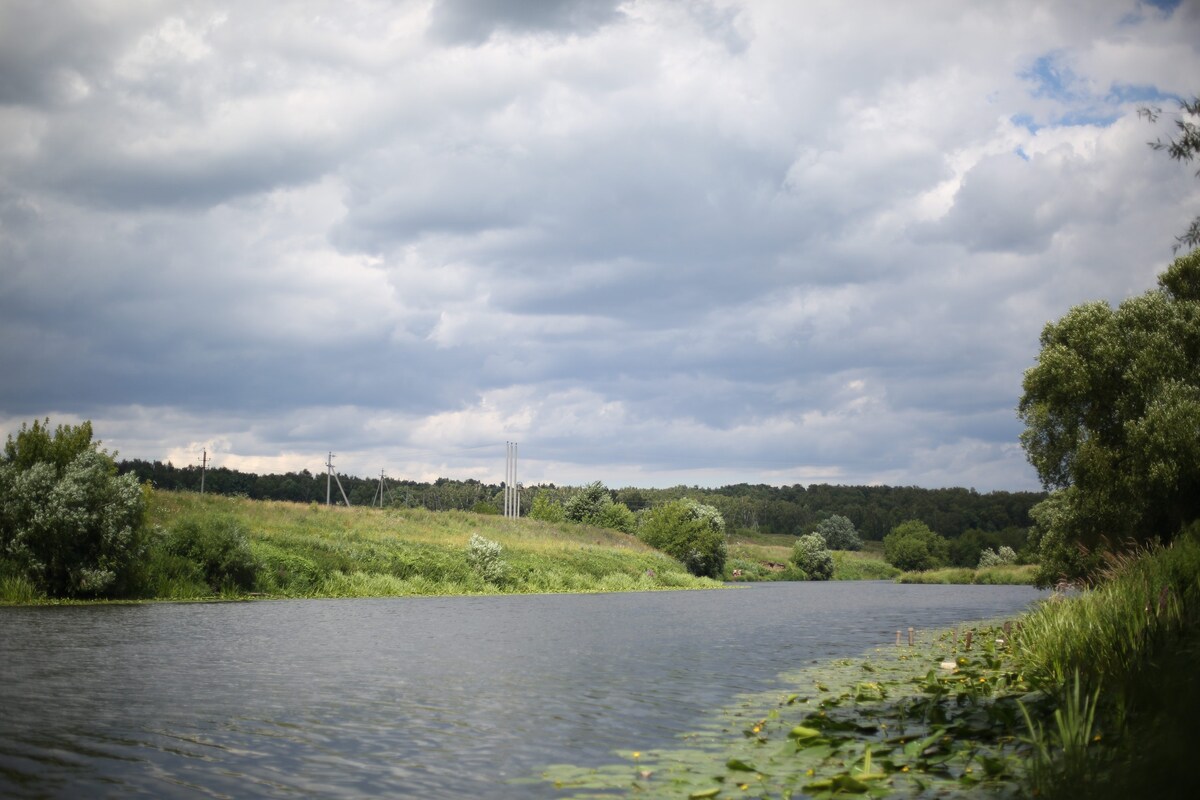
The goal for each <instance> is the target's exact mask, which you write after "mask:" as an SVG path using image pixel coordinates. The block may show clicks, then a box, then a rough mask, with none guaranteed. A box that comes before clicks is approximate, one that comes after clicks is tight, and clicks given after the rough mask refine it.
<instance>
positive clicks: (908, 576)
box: [896, 564, 1038, 585]
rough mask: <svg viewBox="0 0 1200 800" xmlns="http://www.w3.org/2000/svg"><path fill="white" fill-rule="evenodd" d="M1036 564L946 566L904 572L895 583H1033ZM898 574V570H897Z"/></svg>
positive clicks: (1035, 575) (1035, 574)
mask: <svg viewBox="0 0 1200 800" xmlns="http://www.w3.org/2000/svg"><path fill="white" fill-rule="evenodd" d="M1037 569H1038V568H1037V565H1036V564H1021V565H1015V564H1014V565H1009V566H1002V567H984V568H983V569H971V568H970V567H948V568H946V569H931V570H926V571H925V572H905V573H904V574H902V575H900V577H899V578H897V579H896V582H897V583H947V584H948V583H977V584H989V585H1022V584H1028V585H1033V583H1034V579H1035V578H1036V577H1037ZM897 574H899V570H897Z"/></svg>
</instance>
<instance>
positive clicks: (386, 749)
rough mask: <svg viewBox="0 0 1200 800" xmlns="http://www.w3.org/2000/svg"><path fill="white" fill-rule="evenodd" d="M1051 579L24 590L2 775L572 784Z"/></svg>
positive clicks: (7, 688)
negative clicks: (103, 596)
mask: <svg viewBox="0 0 1200 800" xmlns="http://www.w3.org/2000/svg"><path fill="white" fill-rule="evenodd" d="M1037 596H1038V595H1037V593H1036V592H1035V591H1034V590H1032V589H1029V588H1027V587H996V586H901V585H897V584H891V583H882V582H871V583H862V582H858V583H830V584H808V583H784V584H759V585H755V586H750V587H747V588H742V589H738V590H731V591H709V592H662V593H644V594H642V593H639V594H608V595H539V596H508V597H486V598H468V597H457V598H406V599H386V600H384V599H381V600H304V601H271V602H257V603H222V604H187V605H145V606H104V607H80V608H0V664H2V665H3V669H4V673H3V676H4V677H3V680H2V681H0V796H5V797H8V796H17V797H46V796H51V797H78V796H89V797H97V796H112V797H118V796H119V797H129V796H139V795H141V796H153V797H164V796H167V797H171V796H176V797H204V796H211V797H222V796H233V797H247V796H270V797H298V796H304V797H309V796H322V797H367V796H391V797H396V796H421V797H462V796H488V797H528V796H531V795H536V794H537V793H540V794H541V796H545V797H553V796H555V792H554V790H553V787H551V786H549V785H538V786H528V785H523V786H520V787H519V788H517V787H513V786H509V785H506V784H505V781H506V780H508V779H510V778H519V777H524V776H527V775H529V774H531V773H533V772H535V771H536V770H537V769H538V768H539V767H540V766H542V765H545V764H549V763H556V762H564V761H569V762H571V763H574V764H581V765H586V764H589V763H604V762H606V761H608V760H610V757H611V755H610V754H611V752H612V751H613V750H615V749H617V748H622V749H643V750H645V749H652V748H655V747H664V746H670V745H671V744H672V743H673V742H674V741H675V739H676V737H677V736H678V735H679V734H681V733H684V732H687V731H688V730H692V729H695V728H697V727H699V726H700V725H701V724H702V723H703V720H704V719H705V716H706V714H707V713H708V712H710V711H712V710H714V709H716V708H718V707H721V706H723V705H725V704H727V703H728V702H729V700H730V699H731V698H732V697H733V696H734V695H736V694H739V693H742V692H752V691H759V690H762V689H765V688H769V687H770V686H771V684H772V681H774V680H775V679H776V677H777V676H778V675H779V674H780V673H782V672H785V671H787V670H789V669H794V668H795V667H797V666H800V665H802V664H807V663H811V662H812V661H814V660H818V659H824V658H830V657H835V656H849V655H854V654H857V653H860V652H862V651H863V650H865V649H867V648H869V647H872V646H875V645H879V644H886V643H888V642H890V641H893V640H894V637H895V631H896V630H897V629H899V628H906V627H908V626H909V625H913V626H916V627H918V628H932V627H944V626H947V625H950V624H952V623H954V622H957V621H959V620H964V619H979V618H984V617H992V616H997V615H1000V614H1007V613H1010V612H1012V611H1015V610H1017V609H1020V608H1023V607H1025V606H1026V605H1028V604H1029V603H1030V602H1032V601H1033V600H1034V599H1035V598H1036V597H1037Z"/></svg>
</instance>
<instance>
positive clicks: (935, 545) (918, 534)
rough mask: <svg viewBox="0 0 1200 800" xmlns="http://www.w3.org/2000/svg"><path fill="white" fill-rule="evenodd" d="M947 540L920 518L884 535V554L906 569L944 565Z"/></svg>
mask: <svg viewBox="0 0 1200 800" xmlns="http://www.w3.org/2000/svg"><path fill="white" fill-rule="evenodd" d="M948 554H949V543H948V542H947V541H946V540H945V539H943V538H942V537H940V536H938V535H937V534H936V533H934V532H933V531H931V530H930V529H929V526H928V525H926V524H925V523H924V522H920V521H919V520H909V521H908V522H903V523H901V524H899V525H897V526H896V527H895V528H893V529H892V532H891V533H889V534H888V535H887V536H885V537H883V557H884V558H885V559H887V562H888V563H889V564H891V565H892V566H893V567H896V568H898V569H902V570H904V571H905V572H914V571H920V570H926V569H936V568H937V567H941V566H944V565H945V563H946V558H947V556H948Z"/></svg>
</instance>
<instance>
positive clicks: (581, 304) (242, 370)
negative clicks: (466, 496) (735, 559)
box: [0, 0, 1200, 491]
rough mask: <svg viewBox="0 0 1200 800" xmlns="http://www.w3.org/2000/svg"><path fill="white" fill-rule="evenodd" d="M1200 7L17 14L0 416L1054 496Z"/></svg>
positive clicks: (388, 5) (608, 470) (78, 10)
mask: <svg viewBox="0 0 1200 800" xmlns="http://www.w3.org/2000/svg"><path fill="white" fill-rule="evenodd" d="M1198 6H1200V2H1195V1H1194V0H1184V2H1182V3H1179V2H1177V0H1176V1H1175V2H1165V1H1160V2H1153V3H1151V2H1138V1H1137V0H1122V1H1119V2H1118V1H1116V0H1099V1H1098V2H1097V1H1096V0H1079V1H1078V2H1055V1H1053V0H1049V1H1047V2H1002V1H997V2H992V1H991V0H989V1H988V2H962V1H961V0H944V1H942V2H904V3H897V2H895V1H894V0H880V1H879V2H858V1H857V0H855V1H854V2H843V1H842V0H833V1H831V2H813V1H811V0H804V2H797V1H796V0H776V1H775V2H769V1H767V0H764V1H763V2H758V1H757V0H747V1H746V2H741V1H740V0H691V1H690V2H682V1H680V0H671V1H670V2H667V1H665V0H663V1H660V0H629V2H614V0H521V2H516V1H514V0H506V2H491V1H490V0H438V1H437V2H430V1H429V0H411V2H410V1H408V0H354V1H353V2H346V1H345V0H340V1H339V2H336V3H333V2H329V3H322V2H315V1H311V0H305V1H303V2H301V1H298V2H278V0H271V1H270V2H267V1H266V0H261V1H259V0H238V2H236V3H227V4H223V3H217V2H195V3H186V2H172V1H170V0H164V1H163V2H155V0H144V1H143V0H124V1H123V0H105V1H101V0H96V1H95V2H88V1H87V0H77V1H76V2H66V1H65V0H64V2H55V3H44V2H40V0H0V375H2V376H3V378H2V379H0V433H7V432H12V431H15V430H16V429H17V428H18V427H19V426H20V424H21V422H22V421H27V420H32V419H35V418H41V417H45V416H49V417H50V418H51V422H52V423H58V422H77V421H81V420H84V419H90V420H92V421H93V425H94V427H95V429H96V433H97V435H98V436H99V437H100V438H101V439H103V440H104V442H105V444H106V446H108V447H110V448H116V449H118V450H119V451H120V455H121V456H122V457H131V458H133V457H136V458H146V459H162V460H168V459H169V460H171V461H173V462H174V463H175V464H176V465H186V464H192V463H199V459H200V455H201V450H202V448H207V449H208V452H209V454H210V456H211V457H212V460H213V463H214V464H215V465H216V466H227V467H231V468H236V469H243V470H252V471H259V472H267V471H287V470H299V469H304V468H307V469H309V470H311V471H313V472H320V471H322V470H323V464H324V460H325V455H326V453H327V452H328V451H330V450H332V451H333V452H334V453H336V460H335V463H336V465H337V467H338V469H339V471H342V472H344V473H350V474H357V475H363V476H368V475H378V473H379V471H380V470H381V469H384V470H386V471H387V474H388V475H389V476H392V477H396V478H410V479H421V480H429V479H432V478H436V477H438V476H446V477H452V478H472V477H473V478H478V479H481V480H486V481H495V482H498V481H499V480H500V479H501V478H502V476H503V474H504V457H505V446H504V443H505V442H506V441H516V442H519V443H520V456H521V462H520V478H521V479H522V481H523V482H525V483H537V482H555V483H559V484H567V483H581V482H586V481H592V480H602V481H604V482H605V483H607V484H608V485H609V486H612V487H620V486H630V485H634V486H645V487H649V486H670V485H674V484H679V483H685V484H699V485H708V486H718V485H723V484H727V483H735V482H741V481H748V482H753V483H758V482H762V483H768V484H777V485H778V484H793V483H802V484H806V485H807V484H810V483H838V484H862V483H883V484H891V485H918V486H926V487H939V486H969V487H975V488H977V489H979V490H980V491H987V490H992V489H1011V490H1019V489H1035V488H1038V484H1037V480H1036V476H1035V474H1034V472H1033V470H1032V468H1031V467H1029V465H1028V464H1027V462H1026V460H1025V458H1024V454H1023V452H1022V451H1021V449H1020V446H1019V444H1018V443H1017V436H1018V434H1019V433H1020V430H1021V424H1020V421H1019V420H1018V419H1017V417H1016V414H1015V407H1016V404H1017V401H1018V398H1019V396H1020V392H1021V377H1022V373H1023V371H1024V370H1025V369H1026V368H1028V367H1029V366H1031V365H1032V363H1033V361H1034V359H1035V357H1036V356H1037V352H1038V336H1039V334H1040V332H1041V330H1042V327H1043V326H1044V325H1045V323H1046V322H1047V321H1049V320H1052V319H1056V318H1058V317H1059V316H1061V315H1062V314H1063V313H1064V312H1065V311H1066V310H1067V309H1068V308H1070V307H1071V306H1072V305H1074V304H1077V303H1080V302H1083V301H1086V300H1093V299H1107V300H1110V301H1112V302H1117V301H1119V300H1120V299H1122V298H1124V297H1127V296H1129V295H1132V294H1137V293H1140V292H1142V291H1145V290H1146V289H1149V288H1152V287H1153V286H1154V280H1155V276H1156V275H1157V274H1158V273H1159V272H1161V271H1162V270H1163V269H1164V268H1165V267H1166V266H1167V264H1169V263H1170V260H1171V258H1172V254H1171V245H1172V244H1173V242H1174V237H1175V236H1176V235H1178V234H1180V233H1182V232H1183V231H1184V230H1185V229H1186V227H1187V224H1188V222H1189V221H1190V220H1191V218H1192V217H1193V216H1195V214H1196V213H1198V212H1200V180H1197V179H1196V177H1195V176H1194V175H1193V173H1194V170H1195V166H1194V165H1193V166H1192V167H1191V168H1190V169H1189V168H1188V167H1187V166H1185V165H1180V164H1178V163H1176V162H1172V161H1170V160H1169V159H1168V158H1167V156H1166V155H1165V154H1163V153H1156V152H1154V151H1153V150H1151V149H1150V148H1149V147H1147V146H1146V142H1147V141H1148V140H1151V139H1154V138H1155V137H1156V136H1159V135H1163V134H1166V133H1168V132H1169V130H1168V127H1167V126H1168V125H1169V124H1170V119H1169V116H1170V115H1169V114H1165V115H1164V116H1163V118H1162V119H1161V120H1160V122H1159V124H1158V125H1157V126H1156V125H1152V124H1150V123H1149V122H1147V121H1145V120H1143V119H1139V118H1138V116H1137V108H1138V106H1139V105H1144V104H1147V103H1149V104H1151V105H1158V106H1161V107H1163V108H1164V110H1165V111H1168V112H1169V111H1172V110H1174V109H1176V108H1177V103H1176V101H1175V98H1178V97H1190V96H1192V95H1193V94H1195V93H1197V92H1200V7H1198Z"/></svg>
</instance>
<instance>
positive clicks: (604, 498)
mask: <svg viewBox="0 0 1200 800" xmlns="http://www.w3.org/2000/svg"><path fill="white" fill-rule="evenodd" d="M612 502H613V499H612V495H610V494H609V493H608V489H606V488H604V484H603V483H601V482H600V481H596V482H595V483H589V484H588V485H587V486H585V487H583V488H582V489H580V490H579V491H578V492H576V493H575V494H573V495H571V498H570V499H569V500H567V502H566V505H564V506H563V516H564V517H566V519H567V520H569V521H571V522H579V523H586V524H588V525H600V524H601V520H602V519H603V517H604V511H605V509H606V508H607V507H608V506H611V505H612Z"/></svg>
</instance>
